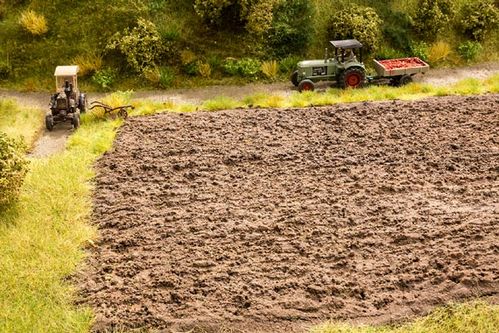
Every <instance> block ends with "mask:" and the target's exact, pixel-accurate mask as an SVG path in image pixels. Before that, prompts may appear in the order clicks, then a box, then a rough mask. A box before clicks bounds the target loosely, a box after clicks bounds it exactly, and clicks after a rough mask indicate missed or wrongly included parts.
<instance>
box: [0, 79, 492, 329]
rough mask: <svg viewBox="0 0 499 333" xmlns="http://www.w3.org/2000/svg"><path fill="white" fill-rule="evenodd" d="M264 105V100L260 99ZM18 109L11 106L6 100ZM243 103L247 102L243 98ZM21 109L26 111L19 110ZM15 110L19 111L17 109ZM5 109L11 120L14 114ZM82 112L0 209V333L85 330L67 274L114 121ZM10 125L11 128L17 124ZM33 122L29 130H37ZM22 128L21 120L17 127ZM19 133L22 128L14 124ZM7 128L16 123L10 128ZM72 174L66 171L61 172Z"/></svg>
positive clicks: (214, 104)
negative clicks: (62, 144) (14, 199)
mask: <svg viewBox="0 0 499 333" xmlns="http://www.w3.org/2000/svg"><path fill="white" fill-rule="evenodd" d="M487 91H489V92H495V93H499V76H496V77H494V78H491V79H489V80H488V81H487V82H484V84H482V82H479V81H476V80H465V81H462V82H460V83H458V84H456V85H455V86H454V87H448V88H434V87H431V86H427V85H425V86H423V85H416V84H414V85H410V86H407V87H404V88H387V87H381V88H380V87H372V88H369V89H363V90H356V91H337V90H331V91H329V92H327V93H324V94H320V93H308V94H301V95H298V94H294V95H292V96H291V97H290V98H289V99H286V98H285V97H282V96H277V97H276V96H270V95H260V96H250V97H248V98H246V99H244V100H245V102H246V103H250V102H251V103H252V104H254V105H256V104H255V103H261V104H262V106H271V107H275V106H277V107H278V106H282V105H295V106H305V105H308V104H315V105H319V104H321V103H322V104H331V103H338V102H344V101H361V100H379V99H386V98H392V99H393V98H400V96H403V97H404V98H406V99H414V98H421V97H425V96H431V95H444V94H470V93H477V92H487ZM129 98H130V96H129V94H127V93H121V94H115V95H113V96H111V97H109V98H108V100H107V102H109V103H110V104H114V103H117V104H121V103H122V102H124V101H126V100H127V99H129ZM242 103H244V102H243V101H234V100H231V99H223V98H219V99H214V100H211V101H206V102H205V103H204V104H203V105H200V106H195V105H189V104H182V105H174V104H166V105H165V104H154V103H149V102H139V103H137V109H136V110H135V111H134V115H143V114H151V113H156V112H164V111H183V112H186V111H193V110H195V109H196V107H199V108H201V109H205V110H216V109H223V108H226V107H228V106H230V107H234V106H239V105H243V104H242ZM265 103H266V104H267V105H263V104H265ZM11 106H13V107H17V106H15V105H11ZM246 106H247V104H246ZM22 112H26V111H22ZM22 112H21V114H22ZM6 115H7V116H5V115H4V120H8V121H10V123H12V124H17V125H19V124H21V123H20V122H15V121H13V120H12V119H11V118H10V117H15V116H16V114H14V113H7V114H6ZM98 118H99V117H98V116H97V117H95V116H92V115H87V116H85V117H84V118H83V120H84V123H83V126H82V127H81V128H80V129H79V130H78V131H77V132H76V133H75V134H73V135H72V136H71V137H70V139H69V143H68V147H67V149H66V151H65V152H63V153H61V154H57V155H54V156H52V157H50V158H46V159H36V160H32V163H31V170H30V172H29V174H28V177H27V179H26V182H25V184H24V185H23V188H22V193H21V198H20V200H19V203H18V204H17V205H16V206H15V207H12V208H11V209H10V210H7V211H4V212H1V213H0V281H2V283H1V284H0V331H1V332H88V331H89V329H90V326H91V323H92V313H91V311H90V309H86V308H78V307H75V306H74V305H73V303H72V302H73V300H74V297H75V293H74V288H73V286H72V285H71V284H70V283H69V282H68V281H67V277H68V276H69V275H71V274H73V273H74V272H75V271H76V270H77V269H78V267H81V266H80V265H81V262H82V260H83V259H84V256H85V254H84V251H83V247H84V246H85V245H86V244H87V243H88V242H90V241H91V239H92V238H93V237H95V236H96V230H95V228H93V227H92V226H90V224H89V218H90V212H91V186H90V183H89V182H90V180H91V179H92V177H93V175H94V173H93V169H92V164H93V162H94V161H95V159H96V158H97V157H98V156H100V154H102V153H103V152H105V151H106V150H108V149H109V148H110V147H111V145H112V142H113V139H114V136H115V133H116V129H117V128H118V127H119V126H120V124H121V123H120V121H119V120H118V121H96V120H97V119H98ZM17 125H16V126H17ZM39 126H40V125H39V124H38V127H37V126H34V127H32V129H33V131H36V128H39ZM21 127H23V126H21ZM19 131H27V130H26V129H24V130H23V129H19ZM12 133H16V129H15V128H12ZM67 175H72V177H67ZM498 325H499V307H498V306H491V305H487V304H484V303H467V304H462V305H452V306H449V307H444V308H441V309H437V310H435V311H434V312H433V313H432V314H430V316H428V317H425V318H422V319H419V320H417V321H415V322H413V323H410V324H407V325H404V326H400V327H370V326H365V327H364V326H363V327H353V326H348V325H344V324H338V323H327V324H324V325H322V326H318V327H315V328H313V329H312V330H311V332H313V333H336V332H342V333H343V332H344V333H366V332H373V333H388V332H390V333H400V332H410V333H419V332H449V333H451V332H484V333H485V332H487V333H488V332H491V333H492V332H495V331H494V329H495V327H497V326H498Z"/></svg>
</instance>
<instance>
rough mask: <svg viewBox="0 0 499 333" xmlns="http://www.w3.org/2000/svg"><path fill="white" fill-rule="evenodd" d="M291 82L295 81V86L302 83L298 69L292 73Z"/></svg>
mask: <svg viewBox="0 0 499 333" xmlns="http://www.w3.org/2000/svg"><path fill="white" fill-rule="evenodd" d="M291 83H293V85H294V86H295V87H298V85H299V84H300V82H299V81H298V71H294V72H293V74H291Z"/></svg>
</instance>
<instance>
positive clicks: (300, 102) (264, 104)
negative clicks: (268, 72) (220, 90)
mask: <svg viewBox="0 0 499 333" xmlns="http://www.w3.org/2000/svg"><path fill="white" fill-rule="evenodd" d="M498 92H499V74H496V75H493V76H491V77H489V78H488V79H485V80H478V79H473V78H470V79H464V80H461V81H459V82H457V83H455V84H451V85H448V86H441V87H440V86H433V85H430V84H423V83H411V84H409V85H406V86H404V87H390V86H369V87H367V88H362V89H353V90H352V89H347V90H343V89H336V88H330V89H327V90H326V91H320V92H317V91H314V92H310V91H309V92H303V93H299V92H292V93H291V94H282V95H279V94H268V93H263V92H260V93H255V94H252V95H249V96H246V97H244V98H242V99H240V100H235V99H233V98H229V97H217V98H214V99H210V100H206V101H204V102H202V103H201V104H199V105H194V104H184V103H177V104H176V103H173V102H168V103H154V102H150V101H139V102H134V105H135V106H136V107H137V109H136V110H135V111H133V112H132V113H131V114H132V115H146V114H153V113H157V112H165V111H173V112H191V111H196V110H201V111H216V110H227V109H234V108H286V107H296V108H302V107H308V106H325V105H333V104H339V103H352V102H364V101H386V100H395V99H398V100H416V99H421V98H426V97H432V96H451V95H475V94H485V93H498Z"/></svg>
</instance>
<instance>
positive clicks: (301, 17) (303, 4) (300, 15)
mask: <svg viewBox="0 0 499 333" xmlns="http://www.w3.org/2000/svg"><path fill="white" fill-rule="evenodd" d="M313 8H314V7H313V3H312V2H311V1H308V0H283V1H281V2H279V3H278V4H277V5H276V6H275V7H274V14H273V20H272V24H271V26H270V29H269V30H268V33H267V34H266V38H265V40H266V44H267V47H268V48H269V50H270V51H271V52H272V54H273V56H275V57H277V58H282V57H285V56H287V55H289V54H303V53H305V51H306V47H307V45H308V43H309V42H310V39H311V34H312V29H310V27H311V26H312V14H313Z"/></svg>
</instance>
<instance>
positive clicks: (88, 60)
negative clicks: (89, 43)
mask: <svg viewBox="0 0 499 333" xmlns="http://www.w3.org/2000/svg"><path fill="white" fill-rule="evenodd" d="M72 62H73V64H77V65H78V67H80V72H79V73H78V74H79V75H80V76H87V75H91V74H93V73H95V72H97V71H98V70H100V69H101V68H102V56H100V55H98V54H81V55H78V56H76V57H75V58H73V61H72Z"/></svg>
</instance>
